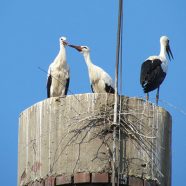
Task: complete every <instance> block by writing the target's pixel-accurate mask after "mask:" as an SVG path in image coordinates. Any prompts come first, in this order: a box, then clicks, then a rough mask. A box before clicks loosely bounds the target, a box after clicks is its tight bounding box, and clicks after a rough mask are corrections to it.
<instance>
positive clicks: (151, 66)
mask: <svg viewBox="0 0 186 186" xmlns="http://www.w3.org/2000/svg"><path fill="white" fill-rule="evenodd" d="M166 54H167V55H168V57H169V60H171V58H172V59H173V54H172V52H171V49H170V46H169V39H168V37H167V36H162V37H161V38H160V54H159V56H150V57H148V58H147V59H146V60H145V62H144V63H143V64H142V66H141V75H140V83H141V85H142V87H143V90H144V92H145V93H147V100H148V93H149V92H150V91H153V90H155V89H157V94H156V104H158V99H159V88H160V85H161V83H162V82H163V80H164V79H165V77H166V74H167V70H168V60H167V58H166Z"/></svg>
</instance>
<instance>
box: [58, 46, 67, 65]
mask: <svg viewBox="0 0 186 186" xmlns="http://www.w3.org/2000/svg"><path fill="white" fill-rule="evenodd" d="M58 58H59V59H60V60H58V61H59V63H66V49H65V46H64V45H60V50H59V53H58Z"/></svg>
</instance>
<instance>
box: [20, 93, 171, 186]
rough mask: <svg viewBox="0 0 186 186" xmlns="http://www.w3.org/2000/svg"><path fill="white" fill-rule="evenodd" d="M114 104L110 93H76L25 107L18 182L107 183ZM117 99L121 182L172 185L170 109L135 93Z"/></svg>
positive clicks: (46, 184) (51, 185)
mask: <svg viewBox="0 0 186 186" xmlns="http://www.w3.org/2000/svg"><path fill="white" fill-rule="evenodd" d="M113 104H114V96H113V95H111V94H80V95H70V96H67V97H65V98H60V99H59V98H58V99H57V98H50V99H46V100H44V101H41V102H39V103H37V104H35V105H33V106H31V107H30V108H28V109H26V110H25V111H23V112H22V113H21V114H20V118H19V152H18V153H19V154H18V185H19V186H23V185H25V186H31V185H37V186H41V185H42V186H59V185H69V186H70V185H82V184H83V185H86V186H88V185H90V186H93V185H95V186H97V185H105V186H106V185H111V174H112V163H113V162H112V152H113V151H112V149H113V148H112V145H113V139H112V137H113V135H112V132H113V130H112V123H113ZM121 104H122V107H121V108H122V109H121V112H120V113H119V120H120V135H119V133H118V135H117V140H116V141H117V143H116V147H117V153H116V157H117V158H116V159H117V161H116V164H115V168H116V173H117V172H118V170H119V178H120V179H119V181H120V185H126V186H129V185H130V186H152V185H153V186H155V185H161V186H170V185H171V125H172V124H171V116H170V114H169V113H168V112H167V111H165V110H164V109H163V108H161V107H157V106H155V105H153V104H150V103H148V104H147V103H145V102H144V101H143V100H142V99H139V98H129V97H124V96H123V97H122V100H121ZM117 176H118V174H117V175H116V177H117Z"/></svg>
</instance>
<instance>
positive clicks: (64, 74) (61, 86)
mask: <svg viewBox="0 0 186 186" xmlns="http://www.w3.org/2000/svg"><path fill="white" fill-rule="evenodd" d="M59 43H60V50H59V53H58V55H57V56H56V58H55V59H54V61H53V63H51V64H50V66H49V68H48V77H47V97H48V98H50V97H60V96H64V95H67V92H68V87H69V81H70V69H69V66H68V64H67V61H66V49H65V46H66V45H67V44H68V43H67V42H66V38H65V37H60V38H59Z"/></svg>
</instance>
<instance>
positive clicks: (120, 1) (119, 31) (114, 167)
mask: <svg viewBox="0 0 186 186" xmlns="http://www.w3.org/2000/svg"><path fill="white" fill-rule="evenodd" d="M122 4H123V0H119V12H118V30H117V46H116V66H115V102H114V119H113V162H112V186H115V183H116V180H115V179H116V127H117V117H118V66H119V53H120V36H121V29H120V28H121V17H122V16H121V15H122Z"/></svg>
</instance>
